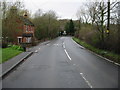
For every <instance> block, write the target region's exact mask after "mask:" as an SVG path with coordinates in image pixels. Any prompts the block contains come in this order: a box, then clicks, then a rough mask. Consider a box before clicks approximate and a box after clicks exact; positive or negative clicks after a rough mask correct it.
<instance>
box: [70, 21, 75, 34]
mask: <svg viewBox="0 0 120 90" xmlns="http://www.w3.org/2000/svg"><path fill="white" fill-rule="evenodd" d="M69 30H70V35H74V33H75V29H74V23H73V21H72V19H71V20H70V23H69Z"/></svg>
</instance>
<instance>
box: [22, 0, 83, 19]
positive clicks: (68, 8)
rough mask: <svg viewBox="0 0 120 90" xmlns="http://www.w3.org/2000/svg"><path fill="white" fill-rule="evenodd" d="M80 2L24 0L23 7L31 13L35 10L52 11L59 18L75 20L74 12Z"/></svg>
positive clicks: (70, 0)
mask: <svg viewBox="0 0 120 90" xmlns="http://www.w3.org/2000/svg"><path fill="white" fill-rule="evenodd" d="M81 3H82V2H81V1H80V0H66V1H65V0H56V1H55V0H24V4H25V7H26V8H27V9H28V10H30V11H31V12H32V13H35V11H37V9H42V10H43V12H46V11H48V10H53V11H55V12H56V13H57V15H58V16H59V17H60V18H68V19H71V18H72V19H76V12H77V10H78V9H79V8H80V5H81Z"/></svg>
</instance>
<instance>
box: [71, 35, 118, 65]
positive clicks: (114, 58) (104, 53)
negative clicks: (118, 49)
mask: <svg viewBox="0 0 120 90" xmlns="http://www.w3.org/2000/svg"><path fill="white" fill-rule="evenodd" d="M73 40H74V41H75V42H77V43H78V44H80V45H82V46H84V47H85V48H87V49H89V50H91V51H93V52H95V53H97V54H99V55H101V56H103V57H106V58H108V59H110V60H112V61H114V62H117V63H119V64H120V55H118V54H115V53H113V52H110V51H105V50H101V49H98V48H95V47H93V46H91V45H90V44H87V43H86V42H84V41H81V40H79V39H78V38H75V37H73Z"/></svg>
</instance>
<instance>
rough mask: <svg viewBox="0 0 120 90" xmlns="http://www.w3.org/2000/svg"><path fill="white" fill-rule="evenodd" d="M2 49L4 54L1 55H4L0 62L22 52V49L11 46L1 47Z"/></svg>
mask: <svg viewBox="0 0 120 90" xmlns="http://www.w3.org/2000/svg"><path fill="white" fill-rule="evenodd" d="M0 50H1V51H2V54H1V55H0V56H2V60H0V63H3V62H5V61H7V60H9V59H11V58H13V57H15V56H16V55H18V54H20V53H22V51H20V50H17V49H14V48H12V47H9V48H3V49H0Z"/></svg>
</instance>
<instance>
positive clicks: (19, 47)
mask: <svg viewBox="0 0 120 90" xmlns="http://www.w3.org/2000/svg"><path fill="white" fill-rule="evenodd" d="M12 49H15V50H19V51H23V48H22V47H21V46H17V45H13V46H12Z"/></svg>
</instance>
